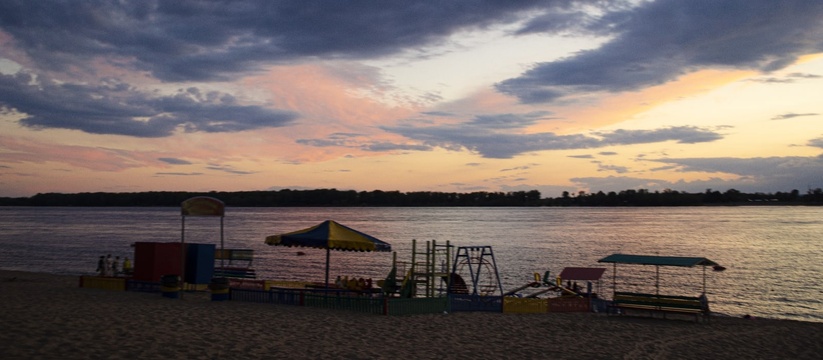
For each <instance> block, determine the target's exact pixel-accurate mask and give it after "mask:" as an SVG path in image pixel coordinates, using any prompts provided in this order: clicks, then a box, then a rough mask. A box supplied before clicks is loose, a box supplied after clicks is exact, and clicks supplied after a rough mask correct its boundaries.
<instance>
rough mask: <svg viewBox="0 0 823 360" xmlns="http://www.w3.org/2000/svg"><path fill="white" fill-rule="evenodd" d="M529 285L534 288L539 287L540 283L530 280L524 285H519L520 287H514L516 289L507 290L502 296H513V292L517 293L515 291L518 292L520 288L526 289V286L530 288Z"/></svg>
mask: <svg viewBox="0 0 823 360" xmlns="http://www.w3.org/2000/svg"><path fill="white" fill-rule="evenodd" d="M530 287H535V288H536V287H540V283H539V282H537V281H532V282H530V283H528V284H526V285H523V286H521V287H519V288H516V289H514V290H511V291H509V292H507V293H505V294H503V296H513V295H514V294H517V293H518V292H520V291H521V290H524V289H528V288H530Z"/></svg>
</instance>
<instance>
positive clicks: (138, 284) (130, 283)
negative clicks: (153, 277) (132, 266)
mask: <svg viewBox="0 0 823 360" xmlns="http://www.w3.org/2000/svg"><path fill="white" fill-rule="evenodd" d="M126 291H140V292H160V283H159V282H151V281H140V280H134V279H127V280H126Z"/></svg>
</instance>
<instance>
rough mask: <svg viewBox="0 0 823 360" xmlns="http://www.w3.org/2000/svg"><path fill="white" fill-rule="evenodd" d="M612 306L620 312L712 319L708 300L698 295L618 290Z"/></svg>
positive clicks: (664, 316)
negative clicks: (656, 293)
mask: <svg viewBox="0 0 823 360" xmlns="http://www.w3.org/2000/svg"><path fill="white" fill-rule="evenodd" d="M612 308H613V309H614V310H615V311H619V313H620V314H626V312H627V311H630V312H640V313H647V314H649V315H650V316H654V315H655V314H662V315H663V318H664V319H665V318H666V314H680V315H692V316H694V317H695V321H700V319H701V318H702V319H703V320H704V321H709V319H710V318H709V316H710V312H709V306H708V302H707V301H703V300H701V298H700V297H697V296H675V295H655V294H643V293H630V292H616V293H615V294H614V300H613V301H612ZM615 311H610V312H609V313H614V312H615Z"/></svg>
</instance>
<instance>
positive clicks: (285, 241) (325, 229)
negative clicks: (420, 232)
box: [266, 220, 391, 251]
mask: <svg viewBox="0 0 823 360" xmlns="http://www.w3.org/2000/svg"><path fill="white" fill-rule="evenodd" d="M266 244H269V245H281V246H302V247H312V248H318V249H331V250H346V251H391V245H389V244H388V243H386V242H384V241H382V240H379V239H377V238H375V237H374V236H371V235H368V234H364V233H362V232H359V231H357V230H354V229H352V228H350V227H348V226H345V225H342V224H339V223H337V222H335V221H333V220H326V221H324V222H322V223H320V224H319V225H315V226H312V227H310V228H308V229H303V230H297V231H293V232H290V233H285V234H280V235H271V236H267V237H266Z"/></svg>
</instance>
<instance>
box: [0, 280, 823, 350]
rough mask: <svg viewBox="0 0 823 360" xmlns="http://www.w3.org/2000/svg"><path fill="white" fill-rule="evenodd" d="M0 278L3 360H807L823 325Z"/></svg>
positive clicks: (822, 344)
mask: <svg viewBox="0 0 823 360" xmlns="http://www.w3.org/2000/svg"><path fill="white" fill-rule="evenodd" d="M77 285H78V278H77V277H76V276H57V275H49V274H40V273H28V272H16V271H4V270H0V304H2V312H0V353H2V354H3V357H4V358H6V359H24V358H25V359H102V358H107V359H160V358H165V359H178V358H179V359H183V358H186V359H267V358H289V359H384V358H385V359H389V358H392V359H435V358H437V359H443V358H478V357H482V358H530V359H537V358H542V359H579V358H586V359H621V358H622V359H671V358H678V359H708V358H718V359H785V358H795V359H798V358H803V359H813V358H814V359H817V358H819V357H820V356H821V354H822V353H823V341H821V339H823V323H811V322H798V321H786V320H771V319H740V318H721V317H716V318H714V319H713V320H712V321H711V323H710V324H698V323H694V322H690V321H681V320H662V319H647V318H634V317H616V316H605V315H602V314H593V313H574V314H502V313H452V314H437V315H415V316H380V315H370V314H359V313H351V312H345V311H331V310H325V309H316V308H309V307H296V306H286V305H272V304H255V303H242V302H231V301H222V302H214V301H211V300H210V295H209V294H208V293H185V294H184V296H183V297H182V298H181V299H167V298H163V297H162V296H160V294H155V293H137V292H118V291H109V290H100V289H84V288H79V287H78V286H77Z"/></svg>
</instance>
